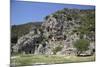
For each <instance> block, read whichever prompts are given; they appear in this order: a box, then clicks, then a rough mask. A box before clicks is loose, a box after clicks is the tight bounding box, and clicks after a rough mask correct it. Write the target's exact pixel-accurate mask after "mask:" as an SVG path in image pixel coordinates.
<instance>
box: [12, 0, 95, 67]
mask: <svg viewBox="0 0 100 67" xmlns="http://www.w3.org/2000/svg"><path fill="white" fill-rule="evenodd" d="M10 2H11V44H10V45H11V47H10V49H11V58H10V60H11V62H10V65H11V67H17V66H32V65H43V64H58V63H65V64H66V63H75V62H92V61H95V6H92V5H91V6H90V5H76V4H60V3H46V2H28V1H15V0H11V1H10Z"/></svg>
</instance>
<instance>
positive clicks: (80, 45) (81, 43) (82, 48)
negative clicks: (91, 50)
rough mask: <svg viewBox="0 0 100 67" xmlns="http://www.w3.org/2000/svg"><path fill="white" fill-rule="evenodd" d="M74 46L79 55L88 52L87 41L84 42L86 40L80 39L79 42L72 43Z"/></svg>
mask: <svg viewBox="0 0 100 67" xmlns="http://www.w3.org/2000/svg"><path fill="white" fill-rule="evenodd" d="M74 46H75V47H76V49H77V51H78V52H79V53H81V52H83V51H86V50H88V46H89V41H88V40H86V39H80V40H77V41H76V42H75V43H74Z"/></svg>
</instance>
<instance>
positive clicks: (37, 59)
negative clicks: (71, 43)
mask: <svg viewBox="0 0 100 67" xmlns="http://www.w3.org/2000/svg"><path fill="white" fill-rule="evenodd" d="M90 61H95V56H88V57H77V56H57V55H32V54H29V55H18V56H12V57H11V65H16V66H26V65H37V64H55V63H74V62H90Z"/></svg>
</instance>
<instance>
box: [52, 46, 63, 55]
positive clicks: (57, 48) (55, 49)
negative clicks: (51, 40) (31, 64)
mask: <svg viewBox="0 0 100 67" xmlns="http://www.w3.org/2000/svg"><path fill="white" fill-rule="evenodd" d="M61 49H62V47H61V46H57V47H55V48H54V49H53V53H54V54H56V53H57V52H58V51H61Z"/></svg>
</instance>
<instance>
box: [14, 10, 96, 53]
mask: <svg viewBox="0 0 100 67" xmlns="http://www.w3.org/2000/svg"><path fill="white" fill-rule="evenodd" d="M82 17H83V15H82V14H81V10H78V9H64V10H62V11H58V12H55V13H54V14H51V15H49V16H48V17H47V18H46V19H45V21H44V22H43V23H42V25H41V29H38V28H37V29H34V30H32V31H31V32H30V33H28V34H26V35H24V36H22V37H20V38H19V39H18V42H17V44H16V45H15V46H13V50H14V52H23V53H32V54H48V55H49V54H58V55H59V54H60V55H76V54H77V49H76V48H75V47H74V42H75V41H76V40H79V39H81V38H84V39H88V40H90V46H89V50H87V51H85V52H83V54H86V55H88V54H89V55H90V54H91V53H93V49H95V48H94V46H95V45H94V41H93V40H94V39H95V38H94V36H95V35H94V34H92V35H91V34H87V33H82V32H83V31H82V32H81V31H79V28H81V27H82V24H84V22H83V18H82ZM83 29H84V28H82V30H83ZM86 32H87V31H86ZM89 32H93V30H92V31H89ZM93 33H94V32H93ZM81 34H82V37H81ZM89 35H91V36H92V37H90V36H89Z"/></svg>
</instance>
